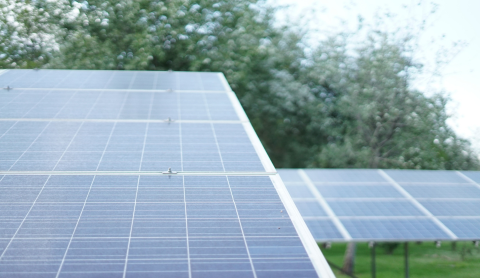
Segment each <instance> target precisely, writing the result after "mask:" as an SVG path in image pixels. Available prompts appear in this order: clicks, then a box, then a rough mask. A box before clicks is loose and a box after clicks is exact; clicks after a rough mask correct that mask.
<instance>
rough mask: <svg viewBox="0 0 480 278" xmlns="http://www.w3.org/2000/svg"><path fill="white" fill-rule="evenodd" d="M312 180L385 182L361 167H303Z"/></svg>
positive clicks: (374, 172)
mask: <svg viewBox="0 0 480 278" xmlns="http://www.w3.org/2000/svg"><path fill="white" fill-rule="evenodd" d="M305 173H307V175H308V176H309V177H310V179H311V180H312V182H314V183H318V182H383V183H384V182H386V181H385V179H384V178H383V177H382V176H381V175H380V174H379V173H378V172H377V171H372V170H363V169H351V170H345V169H328V170H327V169H321V170H320V169H316V170H311V169H305Z"/></svg>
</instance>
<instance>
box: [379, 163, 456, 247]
mask: <svg viewBox="0 0 480 278" xmlns="http://www.w3.org/2000/svg"><path fill="white" fill-rule="evenodd" d="M378 173H379V174H380V175H381V176H382V177H383V178H385V179H386V180H387V181H388V182H390V184H391V185H392V186H393V187H395V189H397V190H398V192H400V193H401V194H402V195H403V196H405V198H407V199H408V200H409V201H410V202H411V203H412V204H413V205H414V206H415V207H417V208H418V209H419V210H420V211H421V212H423V214H425V215H426V216H428V218H430V220H432V221H433V222H434V223H435V224H436V225H437V226H438V227H439V228H440V229H441V230H442V231H444V232H445V233H446V234H447V235H448V236H449V237H450V238H451V239H452V240H458V237H457V235H455V233H453V232H452V231H451V230H450V229H449V228H447V226H445V224H443V223H442V222H441V221H440V220H438V218H437V217H435V216H434V215H433V214H432V213H431V212H430V211H429V210H428V209H426V208H425V207H424V206H423V205H422V204H420V202H418V201H417V200H416V199H415V198H413V196H412V195H410V193H408V192H407V191H406V190H405V189H404V188H403V187H402V186H401V185H400V184H398V183H397V182H396V181H395V180H394V179H393V178H392V177H390V176H389V175H388V174H387V173H385V171H383V170H381V169H379V170H378Z"/></svg>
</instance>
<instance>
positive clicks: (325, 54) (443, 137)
mask: <svg viewBox="0 0 480 278" xmlns="http://www.w3.org/2000/svg"><path fill="white" fill-rule="evenodd" d="M274 13H275V9H272V8H269V7H268V6H266V4H265V2H264V1H261V0H259V1H257V0H217V1H214V0H198V1H190V0H169V1H159V0H154V1H150V0H149V1H146V0H136V1H133V0H107V1H98V0H91V1H88V2H87V1H85V2H81V3H80V2H69V1H66V0H61V1H53V0H36V1H19V0H17V1H15V0H0V33H1V34H2V36H1V37H0V67H2V68H19V67H20V68H34V67H49V68H71V69H126V70H168V69H172V70H187V71H221V72H224V73H225V75H226V76H227V79H228V81H229V83H230V84H231V86H232V88H233V89H234V90H235V92H236V93H237V95H238V96H239V98H240V101H241V102H242V104H243V106H244V108H245V110H246V112H247V114H248V115H249V118H250V120H251V121H252V124H253V125H254V127H255V130H256V131H257V133H258V135H259V137H260V138H261V140H262V142H263V143H264V146H265V147H266V149H267V152H268V153H269V155H270V157H271V158H272V160H273V162H274V164H275V165H276V166H277V167H342V168H344V167H355V168H358V167H362V168H377V167H381V168H418V169H478V167H479V162H478V159H477V158H476V156H475V154H474V153H473V152H472V151H471V149H470V146H469V143H468V142H467V141H465V140H462V139H460V138H458V137H457V136H456V135H455V133H454V132H453V131H452V130H451V129H450V128H449V127H448V126H447V124H446V120H447V118H448V115H447V114H446V112H445V105H446V104H447V101H448V99H446V98H445V97H443V96H441V95H439V94H430V95H432V96H430V97H427V96H426V95H425V94H424V93H425V92H419V91H417V90H415V89H413V88H412V86H411V82H412V80H413V77H414V75H415V72H417V71H418V70H420V69H421V65H418V63H417V62H416V61H415V60H414V59H413V58H412V57H413V55H412V50H411V48H409V45H410V44H409V42H410V40H411V37H412V36H411V34H409V35H406V36H402V37H399V35H397V34H394V33H387V32H378V31H376V30H375V28H371V29H370V30H367V31H366V35H365V38H367V39H363V40H354V39H352V37H353V36H352V34H348V33H339V34H336V35H334V36H331V37H330V38H329V39H326V40H324V41H321V42H319V45H318V47H317V48H316V49H314V50H313V51H310V52H308V51H306V48H305V46H304V45H303V44H302V42H303V35H302V34H299V32H298V31H296V29H295V28H288V27H283V28H278V27H274V25H273V17H274ZM413 35H415V34H413ZM413 37H414V36H413Z"/></svg>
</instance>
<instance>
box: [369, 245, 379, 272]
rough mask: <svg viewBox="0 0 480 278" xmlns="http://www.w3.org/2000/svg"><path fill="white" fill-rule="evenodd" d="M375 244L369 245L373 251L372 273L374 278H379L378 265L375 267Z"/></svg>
mask: <svg viewBox="0 0 480 278" xmlns="http://www.w3.org/2000/svg"><path fill="white" fill-rule="evenodd" d="M375 245H376V244H375V242H373V241H371V242H369V243H368V246H369V247H370V248H371V249H372V251H371V255H372V259H371V261H372V266H371V271H372V278H376V277H377V268H376V265H375Z"/></svg>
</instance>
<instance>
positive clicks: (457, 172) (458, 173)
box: [455, 171, 480, 189]
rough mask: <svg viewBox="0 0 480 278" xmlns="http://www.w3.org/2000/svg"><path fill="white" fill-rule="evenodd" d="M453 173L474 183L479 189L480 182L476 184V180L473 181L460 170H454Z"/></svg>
mask: <svg viewBox="0 0 480 278" xmlns="http://www.w3.org/2000/svg"><path fill="white" fill-rule="evenodd" d="M455 173H456V174H457V175H459V176H460V177H462V178H463V179H465V180H467V181H468V182H469V183H471V184H473V185H475V186H476V187H477V188H479V189H480V184H478V183H477V182H475V181H474V180H472V179H471V178H469V177H467V176H466V175H465V174H464V173H462V172H460V171H455Z"/></svg>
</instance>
